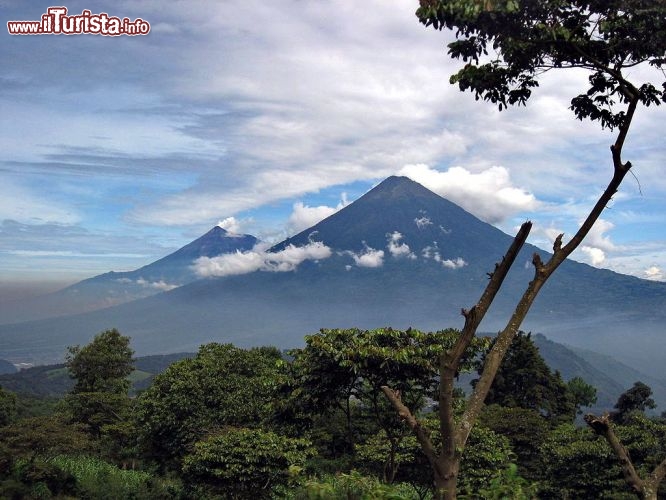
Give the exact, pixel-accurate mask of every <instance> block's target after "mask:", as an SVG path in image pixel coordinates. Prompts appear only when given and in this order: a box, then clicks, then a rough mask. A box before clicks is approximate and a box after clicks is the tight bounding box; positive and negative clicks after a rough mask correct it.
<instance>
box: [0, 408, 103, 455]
mask: <svg viewBox="0 0 666 500" xmlns="http://www.w3.org/2000/svg"><path fill="white" fill-rule="evenodd" d="M0 438H1V439H0V440H1V441H2V442H3V443H4V444H5V445H6V446H7V448H8V449H9V451H10V452H11V453H12V455H13V456H14V458H18V457H23V458H27V459H28V460H30V461H34V460H35V459H36V458H37V457H43V458H49V457H53V456H55V455H60V454H68V453H86V452H90V451H92V450H94V449H95V447H94V445H93V443H92V442H91V441H90V437H89V436H88V434H87V433H85V432H84V429H83V426H82V425H81V424H71V423H69V422H67V421H66V420H64V419H63V418H62V417H60V416H48V417H31V418H25V419H22V420H19V421H17V422H14V423H13V424H10V425H8V426H6V427H3V428H2V429H0Z"/></svg>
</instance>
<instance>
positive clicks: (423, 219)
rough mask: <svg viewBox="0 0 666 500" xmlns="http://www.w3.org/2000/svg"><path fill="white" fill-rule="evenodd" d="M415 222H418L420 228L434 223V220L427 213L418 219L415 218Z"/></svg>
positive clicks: (417, 225)
mask: <svg viewBox="0 0 666 500" xmlns="http://www.w3.org/2000/svg"><path fill="white" fill-rule="evenodd" d="M414 222H415V223H416V227H418V228H419V229H423V228H424V227H426V226H429V225H430V224H432V221H431V220H430V219H429V218H428V217H426V216H425V215H424V216H423V217H417V218H416V219H414Z"/></svg>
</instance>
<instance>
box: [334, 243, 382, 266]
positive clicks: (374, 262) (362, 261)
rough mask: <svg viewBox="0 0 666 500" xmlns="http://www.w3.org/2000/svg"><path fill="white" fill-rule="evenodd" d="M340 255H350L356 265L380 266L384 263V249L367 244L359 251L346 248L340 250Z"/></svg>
mask: <svg viewBox="0 0 666 500" xmlns="http://www.w3.org/2000/svg"><path fill="white" fill-rule="evenodd" d="M342 255H350V256H351V257H352V259H354V263H356V265H357V266H358V267H382V266H383V265H384V251H383V250H375V249H374V248H370V247H369V246H367V245H366V246H365V249H364V250H363V251H362V252H360V253H356V252H352V251H351V250H346V251H344V252H342Z"/></svg>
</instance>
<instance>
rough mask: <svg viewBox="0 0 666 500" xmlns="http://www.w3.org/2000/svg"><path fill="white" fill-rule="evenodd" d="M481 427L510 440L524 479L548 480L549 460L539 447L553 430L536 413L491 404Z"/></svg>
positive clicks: (485, 409) (525, 409)
mask: <svg viewBox="0 0 666 500" xmlns="http://www.w3.org/2000/svg"><path fill="white" fill-rule="evenodd" d="M479 423H480V425H483V426H485V427H487V428H489V429H491V430H492V431H494V432H496V433H497V434H499V435H501V436H504V437H505V438H507V439H508V440H509V443H510V444H511V450H512V451H513V452H514V453H515V462H516V465H518V467H519V471H520V473H521V474H522V475H523V476H525V477H526V478H527V479H530V480H533V481H539V480H541V479H543V478H544V477H545V471H544V468H543V462H544V460H547V458H544V457H543V455H542V454H541V450H540V447H541V445H542V443H544V442H545V441H546V439H547V438H548V436H549V434H550V430H551V428H552V426H551V424H550V422H548V421H547V420H546V419H545V418H544V417H543V416H542V415H540V414H539V413H538V412H537V411H536V410H534V409H528V408H516V407H514V408H506V407H504V406H499V405H496V404H491V405H487V406H486V407H485V408H484V410H483V413H482V414H481V417H480V419H479ZM464 465H465V464H464V462H463V467H464Z"/></svg>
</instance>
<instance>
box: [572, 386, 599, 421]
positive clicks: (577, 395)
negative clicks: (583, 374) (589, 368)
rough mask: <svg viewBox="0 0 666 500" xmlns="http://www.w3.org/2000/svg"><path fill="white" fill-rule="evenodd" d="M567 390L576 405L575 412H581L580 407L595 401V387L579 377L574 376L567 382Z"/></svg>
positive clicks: (590, 404)
mask: <svg viewBox="0 0 666 500" xmlns="http://www.w3.org/2000/svg"><path fill="white" fill-rule="evenodd" d="M567 391H569V394H570V395H571V399H572V401H573V403H574V406H575V407H576V414H578V415H580V414H581V413H582V410H581V407H583V406H592V405H593V404H595V403H596V402H597V389H596V388H594V387H593V386H591V385H590V384H588V383H587V382H585V381H584V380H583V379H582V378H580V377H574V378H572V379H571V380H569V382H567Z"/></svg>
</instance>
